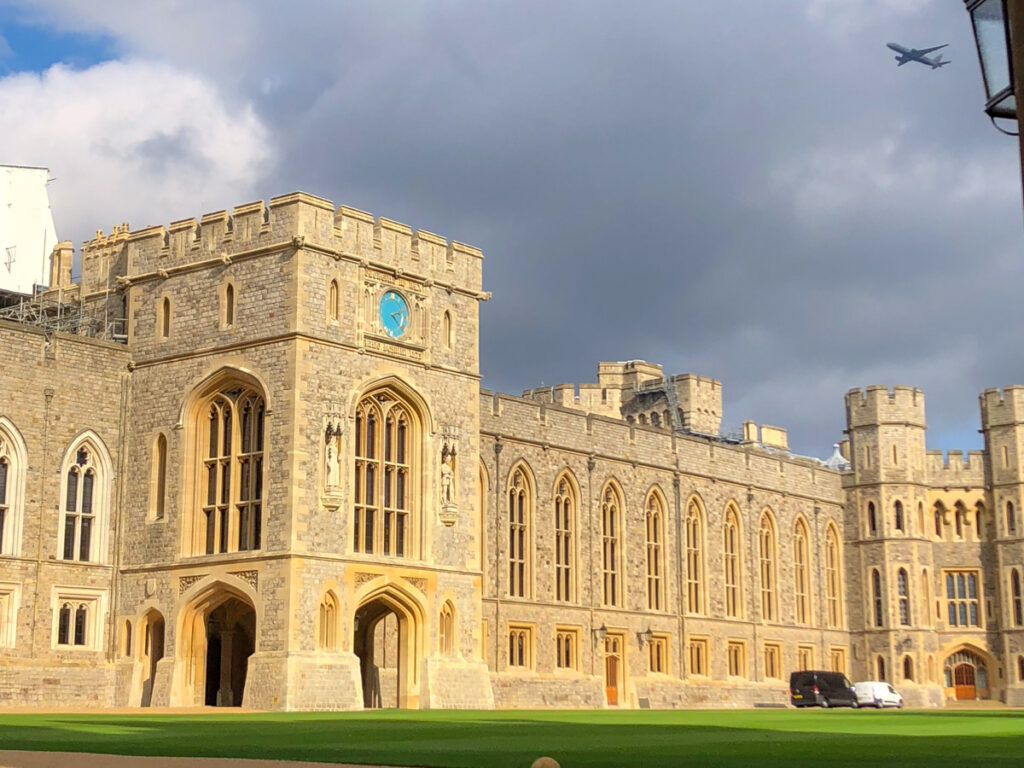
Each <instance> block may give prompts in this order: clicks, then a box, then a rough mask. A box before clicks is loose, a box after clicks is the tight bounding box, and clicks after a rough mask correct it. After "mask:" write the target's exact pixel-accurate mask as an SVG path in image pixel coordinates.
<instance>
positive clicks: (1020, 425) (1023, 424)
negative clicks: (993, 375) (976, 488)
mask: <svg viewBox="0 0 1024 768" xmlns="http://www.w3.org/2000/svg"><path fill="white" fill-rule="evenodd" d="M978 400H979V404H980V406H981V426H982V434H983V435H984V436H985V452H986V454H987V455H988V459H989V461H988V467H987V469H988V472H987V474H988V476H987V477H986V479H985V480H986V485H987V486H988V487H989V488H990V489H991V493H990V494H989V506H990V509H991V510H992V514H991V516H990V517H989V520H990V521H991V524H990V525H989V536H988V540H989V542H990V543H991V552H990V557H989V558H988V566H989V567H988V568H987V569H986V573H985V574H984V576H985V587H986V588H985V592H986V596H987V597H988V596H989V595H991V599H992V600H993V602H994V603H995V605H996V606H998V607H997V608H995V610H992V611H990V612H988V616H987V620H988V629H989V630H992V629H996V628H997V627H998V628H1001V629H1002V630H1003V631H1002V632H1001V633H1000V640H999V642H1000V643H1001V644H1002V647H1001V648H1000V649H999V652H1000V653H1001V655H1002V657H1003V667H1004V669H1005V670H1006V671H1005V677H1004V680H1005V683H1006V703H1007V704H1009V705H1010V706H1016V707H1019V706H1022V705H1024V606H1022V600H1024V595H1022V594H1021V592H1022V590H1024V547H1022V546H1021V544H1022V541H1024V518H1022V516H1021V510H1022V508H1024V468H1022V446H1024V387H1021V386H1013V387H1006V388H1005V389H1002V390H1000V389H986V390H985V391H984V392H982V394H981V395H980V396H979V398H978Z"/></svg>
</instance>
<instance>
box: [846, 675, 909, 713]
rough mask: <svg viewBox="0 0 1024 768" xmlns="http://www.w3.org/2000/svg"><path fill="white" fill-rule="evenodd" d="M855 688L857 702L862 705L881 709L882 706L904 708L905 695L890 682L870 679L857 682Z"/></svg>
mask: <svg viewBox="0 0 1024 768" xmlns="http://www.w3.org/2000/svg"><path fill="white" fill-rule="evenodd" d="M853 688H854V690H855V691H856V692H857V702H858V703H859V704H860V705H861V706H862V707H875V708H876V709H881V708H882V707H897V708H899V709H902V708H903V696H901V695H900V692H899V691H897V690H896V689H895V688H893V687H892V686H891V685H889V684H888V683H883V682H879V681H878V680H869V681H866V682H861V683H857V684H856V685H854V686H853Z"/></svg>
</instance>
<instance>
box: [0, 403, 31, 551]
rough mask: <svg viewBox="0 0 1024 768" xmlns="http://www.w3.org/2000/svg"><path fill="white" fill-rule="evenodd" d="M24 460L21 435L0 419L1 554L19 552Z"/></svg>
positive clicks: (23, 489)
mask: <svg viewBox="0 0 1024 768" xmlns="http://www.w3.org/2000/svg"><path fill="white" fill-rule="evenodd" d="M26 457H27V453H26V449H25V442H24V440H22V438H21V434H20V433H19V432H18V430H17V429H15V427H14V424H12V423H11V422H10V421H8V420H7V419H6V418H4V417H2V416H0V555H18V554H20V552H21V528H22V522H23V519H24V513H23V508H24V502H23V499H24V494H25V466H26Z"/></svg>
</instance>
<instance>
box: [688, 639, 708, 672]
mask: <svg viewBox="0 0 1024 768" xmlns="http://www.w3.org/2000/svg"><path fill="white" fill-rule="evenodd" d="M687 656H688V657H689V662H690V670H689V672H690V674H691V675H701V676H704V677H707V676H708V675H709V674H710V672H709V669H708V664H709V661H710V659H709V657H708V639H707V638H706V637H691V638H690V642H689V643H688V644H687Z"/></svg>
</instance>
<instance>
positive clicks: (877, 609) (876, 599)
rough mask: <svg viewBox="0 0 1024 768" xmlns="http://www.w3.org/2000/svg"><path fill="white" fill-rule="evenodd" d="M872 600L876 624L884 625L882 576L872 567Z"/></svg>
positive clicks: (877, 625)
mask: <svg viewBox="0 0 1024 768" xmlns="http://www.w3.org/2000/svg"><path fill="white" fill-rule="evenodd" d="M871 602H872V605H873V607H874V614H875V626H876V627H881V626H884V623H883V619H884V616H885V614H884V613H883V607H882V576H881V574H880V573H879V572H878V569H877V568H872V569H871ZM879 679H880V680H881V679H882V678H879Z"/></svg>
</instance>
